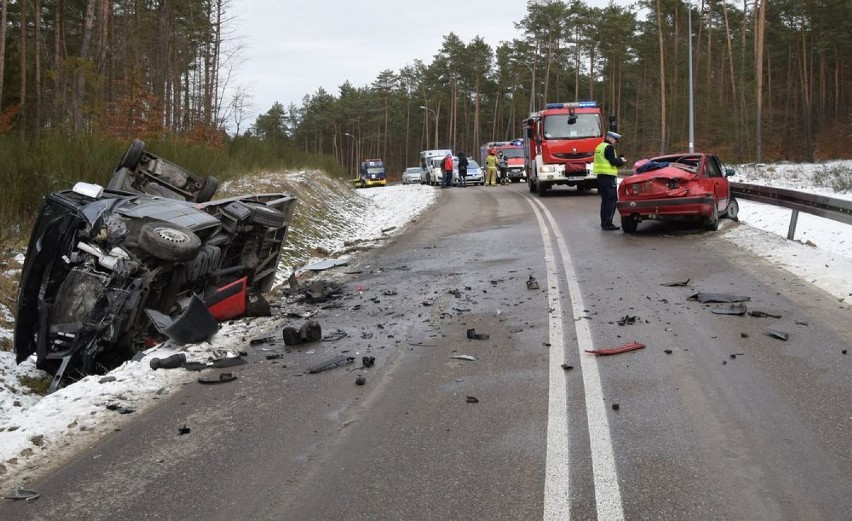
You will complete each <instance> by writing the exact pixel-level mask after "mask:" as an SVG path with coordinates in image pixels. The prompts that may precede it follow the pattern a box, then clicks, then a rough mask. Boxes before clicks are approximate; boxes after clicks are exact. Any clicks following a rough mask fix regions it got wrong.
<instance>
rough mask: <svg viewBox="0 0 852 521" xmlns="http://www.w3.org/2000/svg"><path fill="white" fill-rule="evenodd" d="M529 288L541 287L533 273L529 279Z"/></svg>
mask: <svg viewBox="0 0 852 521" xmlns="http://www.w3.org/2000/svg"><path fill="white" fill-rule="evenodd" d="M527 289H539V285H538V281H537V280H535V277H533V276H532V275H530V278H529V279H528V280H527Z"/></svg>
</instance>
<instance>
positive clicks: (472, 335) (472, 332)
mask: <svg viewBox="0 0 852 521" xmlns="http://www.w3.org/2000/svg"><path fill="white" fill-rule="evenodd" d="M467 338H468V339H469V340H488V335H487V334H486V333H477V332H476V329H473V328H471V329H468V330H467Z"/></svg>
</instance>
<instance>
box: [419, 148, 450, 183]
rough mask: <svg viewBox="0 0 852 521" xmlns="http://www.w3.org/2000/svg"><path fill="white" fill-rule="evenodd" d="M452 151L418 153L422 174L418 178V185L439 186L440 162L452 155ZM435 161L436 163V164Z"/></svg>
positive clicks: (424, 151)
mask: <svg viewBox="0 0 852 521" xmlns="http://www.w3.org/2000/svg"><path fill="white" fill-rule="evenodd" d="M452 153H453V151H452V150H423V151H421V152H420V167H421V168H422V169H423V173H422V174H421V176H420V184H423V185H439V184H441V161H442V160H443V159H444V158H445V157H446V156H447V154H452ZM436 161H437V162H436Z"/></svg>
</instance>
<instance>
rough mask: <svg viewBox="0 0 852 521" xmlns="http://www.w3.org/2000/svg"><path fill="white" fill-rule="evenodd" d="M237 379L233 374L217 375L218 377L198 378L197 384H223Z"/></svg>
mask: <svg viewBox="0 0 852 521" xmlns="http://www.w3.org/2000/svg"><path fill="white" fill-rule="evenodd" d="M236 379H237V377H236V375H234V373H219V374H218V375H215V374H214V375H211V376H199V377H198V383H200V384H221V383H225V382H233V381H234V380H236Z"/></svg>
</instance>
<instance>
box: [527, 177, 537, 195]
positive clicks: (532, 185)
mask: <svg viewBox="0 0 852 521" xmlns="http://www.w3.org/2000/svg"><path fill="white" fill-rule="evenodd" d="M527 186H528V187H529V189H530V192H531V193H535V183H534V182H533V180H532V179H530V180H528V181H527Z"/></svg>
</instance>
